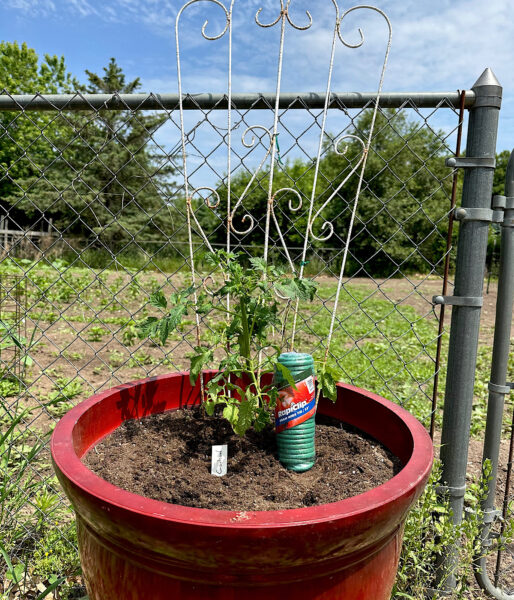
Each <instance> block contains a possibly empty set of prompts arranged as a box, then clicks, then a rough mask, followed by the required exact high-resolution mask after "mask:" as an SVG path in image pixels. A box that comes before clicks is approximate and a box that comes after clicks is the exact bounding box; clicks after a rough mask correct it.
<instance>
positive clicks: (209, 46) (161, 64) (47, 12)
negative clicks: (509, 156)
mask: <svg viewBox="0 0 514 600" xmlns="http://www.w3.org/2000/svg"><path fill="white" fill-rule="evenodd" d="M225 3H226V4H228V3H229V0H225ZM279 4H280V2H279V0H236V1H235V8H234V91H236V92H237V91H256V92H257V91H270V90H273V89H274V85H275V67H276V50H277V41H278V33H279V27H278V26H277V27H274V28H270V29H261V28H258V27H257V26H256V25H255V23H254V22H253V15H254V14H255V11H256V10H257V9H258V8H259V7H261V6H262V7H263V11H262V20H263V21H271V20H273V19H274V18H275V17H276V16H277V15H278V10H277V7H278V6H279ZM182 5H183V2H182V0H146V1H144V2H142V1H139V0H110V1H105V0H104V1H99V0H4V1H3V2H2V3H1V7H0V23H1V29H0V33H1V35H0V37H1V39H3V40H8V41H13V40H17V41H18V42H22V41H25V42H27V44H28V45H29V46H30V47H33V48H35V49H36V51H37V52H38V53H39V54H40V55H43V54H44V53H50V54H58V55H61V54H62V55H64V56H65V57H66V62H67V65H68V69H69V70H70V71H71V72H72V73H73V74H74V75H76V76H77V77H78V78H79V79H82V80H85V75H84V70H85V69H89V70H91V71H94V72H97V73H101V71H102V67H103V66H105V65H106V64H107V62H108V61H109V59H110V57H111V56H114V57H116V59H117V61H118V63H119V64H120V65H121V66H122V68H123V69H124V71H125V73H126V75H127V78H128V79H132V78H134V77H136V76H139V77H140V78H141V81H142V84H143V91H154V92H176V91H177V78H176V54H175V40H174V23H175V17H176V14H177V12H178V10H179V9H180V7H181V6H182ZM340 6H341V8H342V9H345V8H349V7H350V6H352V4H343V2H340ZM375 6H377V7H378V8H380V9H382V10H383V11H385V12H386V13H387V15H388V16H389V18H390V20H391V22H392V26H393V41H392V49H391V54H390V59H389V67H388V71H387V73H386V78H385V84H384V90H385V91H405V90H412V91H421V90H426V91H449V90H456V89H458V88H469V87H471V85H472V84H473V83H474V81H475V80H476V79H477V77H478V76H479V75H480V73H481V72H482V71H483V69H484V68H485V67H487V66H489V67H491V68H492V69H493V71H494V72H495V74H496V76H497V77H498V79H499V81H500V83H502V85H503V86H504V105H503V110H502V115H501V119H500V133H499V139H498V146H497V148H498V150H503V149H510V148H512V147H513V146H514V127H513V126H514V76H513V73H514V69H513V67H512V64H513V60H514V19H512V11H511V7H512V5H511V2H510V1H509V0H488V1H487V2H484V1H483V0H471V1H470V0H432V2H420V1H419V0H401V1H399V0H377V2H376V3H375ZM291 7H292V8H291V14H292V16H293V18H294V19H295V20H296V21H297V22H298V23H299V24H304V23H305V22H306V17H305V14H304V12H302V11H304V10H305V9H306V8H309V9H310V11H311V13H312V17H313V20H314V24H313V27H312V28H311V30H309V32H299V31H295V30H293V29H292V28H290V27H289V28H288V29H287V30H286V53H285V62H284V75H283V85H282V89H283V90H284V91H300V90H322V89H323V88H324V85H325V77H326V75H325V72H326V64H327V58H328V52H329V50H330V37H331V28H332V26H333V15H334V8H333V4H332V2H331V0H323V1H321V0H292V3H291ZM221 14H222V11H221V9H220V8H219V7H217V6H215V5H214V3H213V2H212V1H207V0H203V1H201V2H198V3H196V4H193V5H192V6H190V7H189V8H187V9H186V11H184V14H183V20H182V21H181V38H180V39H181V49H182V53H183V76H184V85H183V89H184V91H189V92H200V91H214V92H223V91H225V89H226V82H225V75H224V73H225V71H226V44H227V39H226V37H227V36H225V37H224V38H222V39H221V40H219V41H216V42H207V41H205V40H204V39H202V37H201V35H200V28H201V24H202V23H203V21H204V20H205V17H206V16H208V17H209V20H210V26H211V27H212V30H210V31H212V32H215V31H216V30H217V31H219V25H220V23H221V22H222V19H221ZM357 25H360V26H362V28H363V30H364V33H365V35H366V43H365V44H364V46H363V47H362V48H361V49H360V50H350V49H347V48H344V47H343V46H342V45H340V47H339V48H338V54H337V55H336V66H335V73H334V84H333V89H334V90H336V91H347V90H351V91H353V90H360V91H372V90H374V89H376V85H377V78H378V74H379V69H380V62H381V60H382V57H383V54H384V48H385V45H384V44H385V41H386V38H387V31H386V27H385V25H384V21H383V19H382V18H381V17H380V16H378V15H376V14H372V13H371V12H370V11H361V14H360V15H357V13H353V14H352V16H351V17H350V18H348V21H347V25H346V26H347V29H346V31H348V39H350V40H357V36H356V34H355V31H356V29H355V28H356V26H357ZM443 125H444V123H443Z"/></svg>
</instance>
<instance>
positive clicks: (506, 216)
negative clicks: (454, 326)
mask: <svg viewBox="0 0 514 600" xmlns="http://www.w3.org/2000/svg"><path fill="white" fill-rule="evenodd" d="M493 207H494V208H498V209H499V210H501V209H503V221H502V223H501V242H500V274H499V278H498V298H497V301H496V319H495V326H494V345H493V357H492V365H491V381H490V382H489V400H488V404H487V424H486V429H485V440H484V455H483V460H484V461H485V460H490V461H491V468H492V470H491V480H490V481H489V485H488V490H487V491H488V493H487V497H486V499H485V501H484V502H483V504H482V509H483V510H484V525H483V528H482V532H481V542H482V543H481V547H482V548H484V549H485V548H486V547H487V546H488V545H490V543H491V542H490V540H489V530H490V528H491V523H492V522H493V521H494V519H495V518H496V516H497V515H498V513H497V512H496V511H495V510H494V499H495V498H494V497H495V492H496V479H497V475H498V458H499V455H500V442H501V435H502V424H503V410H504V405H505V395H506V394H508V393H509V391H510V386H509V384H508V383H507V368H508V362H509V352H510V331H511V324H512V306H513V303H514V151H513V152H512V153H511V155H510V158H509V163H508V165H507V174H506V176H505V196H495V197H494V201H493ZM482 554H483V552H480V555H479V556H477V558H476V561H475V572H476V578H477V581H478V583H479V585H480V587H481V588H482V589H484V590H485V591H486V592H488V593H489V594H490V595H491V596H493V597H494V598H498V600H514V595H512V594H506V593H505V592H503V591H502V590H501V589H499V588H497V587H496V586H495V585H494V584H493V582H492V581H491V579H490V578H489V576H488V574H487V572H486V561H485V556H482Z"/></svg>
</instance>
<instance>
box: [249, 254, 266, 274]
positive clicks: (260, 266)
mask: <svg viewBox="0 0 514 600" xmlns="http://www.w3.org/2000/svg"><path fill="white" fill-rule="evenodd" d="M249 262H250V264H251V265H252V267H254V268H255V269H257V270H258V271H262V272H265V271H266V269H267V267H268V265H267V263H266V261H265V260H264V259H263V258H260V257H258V256H252V258H250V261H249Z"/></svg>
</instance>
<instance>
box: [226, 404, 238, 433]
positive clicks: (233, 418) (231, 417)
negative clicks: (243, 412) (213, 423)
mask: <svg viewBox="0 0 514 600" xmlns="http://www.w3.org/2000/svg"><path fill="white" fill-rule="evenodd" d="M238 416H239V408H238V407H237V406H236V405H235V404H229V405H227V406H225V408H224V409H223V417H224V418H225V419H227V421H228V422H229V423H230V424H231V425H232V427H234V426H235V425H236V423H237V421H238Z"/></svg>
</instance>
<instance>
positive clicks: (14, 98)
mask: <svg viewBox="0 0 514 600" xmlns="http://www.w3.org/2000/svg"><path fill="white" fill-rule="evenodd" d="M376 97H377V94H376V92H332V93H331V94H330V104H329V107H330V108H341V106H344V107H345V108H364V107H366V106H368V105H371V104H372V103H373V102H374V101H375V100H376ZM275 98H276V95H275V94H274V93H265V94H259V93H252V94H250V93H244V94H232V107H233V108H235V109H243V110H247V109H273V108H274V106H275ZM227 102H228V99H227V95H226V94H209V93H202V94H184V95H183V107H184V109H187V110H205V109H208V110H216V109H219V110H223V109H226V108H227ZM474 102H475V92H474V91H473V90H466V98H465V108H471V107H472V106H473V104H474ZM459 103H460V92H459V91H454V92H390V93H382V94H381V96H380V106H381V107H382V108H403V107H406V108H408V107H416V108H438V107H441V108H458V107H459ZM178 105H179V96H178V94H153V93H152V94H80V93H76V94H30V95H29V94H18V95H11V94H7V93H5V92H4V93H1V94H0V111H7V110H11V111H26V110H30V111H42V110H46V111H52V110H99V109H108V110H175V109H177V110H178ZM324 105H325V94H324V93H323V92H302V93H282V94H280V100H279V108H282V109H286V108H288V109H305V108H309V109H322V108H323V107H324Z"/></svg>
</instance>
